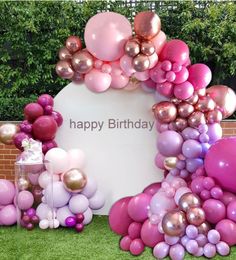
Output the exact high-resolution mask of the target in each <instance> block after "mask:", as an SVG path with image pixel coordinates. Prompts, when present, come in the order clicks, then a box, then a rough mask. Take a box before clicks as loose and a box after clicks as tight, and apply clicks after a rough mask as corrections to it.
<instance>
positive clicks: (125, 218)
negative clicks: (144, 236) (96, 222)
mask: <svg viewBox="0 0 236 260" xmlns="http://www.w3.org/2000/svg"><path fill="white" fill-rule="evenodd" d="M131 198H132V197H125V198H123V199H120V200H118V201H117V202H115V204H113V206H112V207H111V209H110V212H109V225H110V228H111V230H112V231H113V232H115V233H116V234H118V235H121V236H125V235H127V234H128V228H129V225H130V224H131V223H132V222H133V220H132V219H131V217H130V216H129V214H128V204H129V202H130V200H131Z"/></svg>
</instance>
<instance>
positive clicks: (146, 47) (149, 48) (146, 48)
mask: <svg viewBox="0 0 236 260" xmlns="http://www.w3.org/2000/svg"><path fill="white" fill-rule="evenodd" d="M141 52H142V54H144V55H147V56H151V55H152V54H153V53H154V52H155V46H154V44H153V43H152V42H151V41H146V42H142V43H141Z"/></svg>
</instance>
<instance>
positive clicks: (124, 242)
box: [120, 236, 132, 251]
mask: <svg viewBox="0 0 236 260" xmlns="http://www.w3.org/2000/svg"><path fill="white" fill-rule="evenodd" d="M131 242H132V239H131V238H130V237H129V236H125V237H123V238H122V239H121V240H120V248H121V249H122V250H123V251H129V248H130V244H131Z"/></svg>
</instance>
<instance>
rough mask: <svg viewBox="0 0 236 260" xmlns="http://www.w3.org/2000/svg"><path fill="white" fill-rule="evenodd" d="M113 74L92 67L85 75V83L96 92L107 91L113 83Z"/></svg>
mask: <svg viewBox="0 0 236 260" xmlns="http://www.w3.org/2000/svg"><path fill="white" fill-rule="evenodd" d="M111 81H112V78H111V75H110V74H108V73H103V72H101V71H99V70H97V69H92V70H91V71H90V72H89V73H87V74H86V75H85V78H84V82H85V85H86V86H87V87H88V88H89V89H90V90H92V91H94V92H103V91H106V90H107V89H108V88H109V87H110V85H111Z"/></svg>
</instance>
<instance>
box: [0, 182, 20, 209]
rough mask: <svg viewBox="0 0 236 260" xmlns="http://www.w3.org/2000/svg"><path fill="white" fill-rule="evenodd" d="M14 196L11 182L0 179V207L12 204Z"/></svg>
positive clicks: (14, 192) (14, 191)
mask: <svg viewBox="0 0 236 260" xmlns="http://www.w3.org/2000/svg"><path fill="white" fill-rule="evenodd" d="M15 194H16V190H15V186H14V185H13V183H12V182H10V181H8V180H4V179H0V205H3V206H4V205H8V204H11V203H12V202H13V199H14V196H15Z"/></svg>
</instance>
